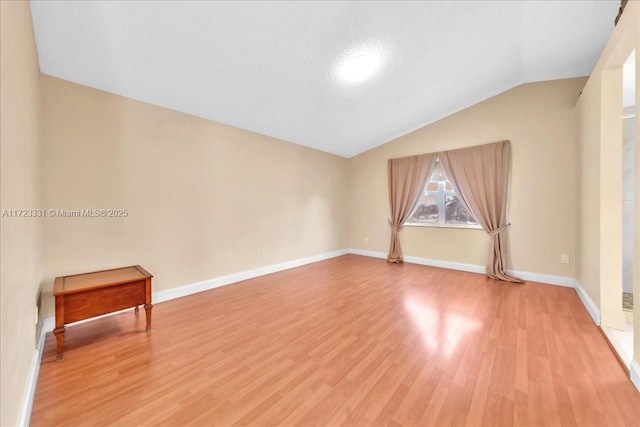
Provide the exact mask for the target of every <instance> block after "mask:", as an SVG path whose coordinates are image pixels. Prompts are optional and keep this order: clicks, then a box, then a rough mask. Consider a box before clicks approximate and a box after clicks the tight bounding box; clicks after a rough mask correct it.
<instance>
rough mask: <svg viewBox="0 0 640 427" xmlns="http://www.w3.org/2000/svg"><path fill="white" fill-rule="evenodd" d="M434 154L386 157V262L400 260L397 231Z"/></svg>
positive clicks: (421, 189)
mask: <svg viewBox="0 0 640 427" xmlns="http://www.w3.org/2000/svg"><path fill="white" fill-rule="evenodd" d="M434 158H435V154H434V153H431V154H423V155H420V156H410V157H402V158H400V159H389V163H388V167H389V205H390V206H391V218H390V219H389V225H391V245H390V247H389V255H388V256H387V260H388V261H389V262H402V261H403V260H402V249H400V240H399V239H398V233H399V232H400V229H401V228H402V224H404V223H405V221H406V220H407V219H409V215H411V211H412V210H413V208H414V206H415V205H416V203H417V202H418V200H419V199H420V195H421V194H422V192H423V189H424V185H425V183H426V181H427V178H428V177H429V175H430V174H431V169H432V168H433V160H434Z"/></svg>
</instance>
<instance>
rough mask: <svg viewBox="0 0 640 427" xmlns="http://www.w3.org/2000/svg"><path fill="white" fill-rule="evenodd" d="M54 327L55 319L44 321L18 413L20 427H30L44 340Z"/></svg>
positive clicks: (48, 318) (49, 318)
mask: <svg viewBox="0 0 640 427" xmlns="http://www.w3.org/2000/svg"><path fill="white" fill-rule="evenodd" d="M53 325H54V322H53V317H47V318H44V319H42V325H41V327H40V335H39V336H38V342H37V343H36V348H35V350H33V357H32V358H31V366H30V367H29V375H28V376H27V386H26V387H25V389H24V394H23V395H22V404H21V405H20V412H19V413H18V423H17V425H18V426H20V427H28V426H29V422H30V420H31V409H32V408H33V399H34V397H35V395H36V385H37V384H38V375H39V374H40V362H41V361H42V349H43V348H44V338H45V336H46V335H47V331H50V330H51V329H53Z"/></svg>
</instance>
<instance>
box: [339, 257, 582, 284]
mask: <svg viewBox="0 0 640 427" xmlns="http://www.w3.org/2000/svg"><path fill="white" fill-rule="evenodd" d="M349 253H351V254H354V255H362V256H368V257H373V258H383V259H386V258H387V254H386V253H385V252H378V251H368V250H364V249H349ZM404 260H405V262H408V263H411V264H420V265H428V266H430V267H439V268H447V269H449V270H459V271H467V272H470V273H478V274H484V273H485V271H486V270H485V268H486V267H485V266H484V265H476V264H465V263H462V262H454V261H443V260H439V259H429V258H422V257H417V256H410V255H406V256H405V257H404ZM507 273H509V274H513V275H514V276H517V277H520V278H521V279H523V280H528V281H530V282H539V283H545V284H547V285H556V286H565V287H568V288H573V287H574V286H573V284H574V279H573V278H571V277H564V276H551V275H549V274H539V273H530V272H528V271H518V270H507Z"/></svg>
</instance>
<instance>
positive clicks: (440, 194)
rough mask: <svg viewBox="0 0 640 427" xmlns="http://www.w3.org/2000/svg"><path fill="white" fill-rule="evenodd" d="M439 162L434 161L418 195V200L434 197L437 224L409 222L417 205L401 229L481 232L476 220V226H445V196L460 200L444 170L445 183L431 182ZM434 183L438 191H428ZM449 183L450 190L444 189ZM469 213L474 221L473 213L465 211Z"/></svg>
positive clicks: (436, 159) (437, 160)
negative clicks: (459, 229)
mask: <svg viewBox="0 0 640 427" xmlns="http://www.w3.org/2000/svg"><path fill="white" fill-rule="evenodd" d="M439 162H440V159H438V158H437V157H436V158H435V160H434V166H433V170H432V171H431V173H430V174H429V177H428V178H427V180H426V181H425V183H424V185H423V188H424V189H423V190H422V193H421V194H420V198H422V197H424V196H436V197H437V200H438V203H437V206H438V222H437V223H419V222H409V220H410V219H411V217H413V215H414V213H415V211H416V210H417V209H418V208H419V207H420V203H417V204H416V206H415V207H414V208H413V210H412V211H411V214H410V215H409V219H407V221H406V222H405V223H404V224H402V226H403V227H432V228H433V227H435V228H464V229H470V230H482V226H481V225H480V224H479V223H478V220H477V219H476V224H447V223H446V220H447V218H446V201H447V196H448V195H453V196H455V197H457V198H458V200H461V199H460V195H459V194H458V193H456V191H455V187H454V185H453V184H452V183H451V179H450V178H449V177H448V176H447V173H446V172H445V171H444V168H443V170H442V172H443V173H444V176H445V177H446V181H431V177H432V176H433V174H434V173H435V171H436V169H435V168H436V164H437V163H439ZM431 182H434V183H437V184H438V190H437V191H433V190H432V191H429V190H428V187H429V183H431ZM447 183H449V186H450V187H451V189H450V190H447V189H446V184H447ZM467 210H468V211H469V213H470V214H471V215H473V217H474V219H475V215H474V214H473V212H471V210H469V209H467Z"/></svg>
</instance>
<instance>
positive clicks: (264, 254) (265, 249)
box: [262, 248, 267, 256]
mask: <svg viewBox="0 0 640 427" xmlns="http://www.w3.org/2000/svg"><path fill="white" fill-rule="evenodd" d="M262 256H267V248H262Z"/></svg>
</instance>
